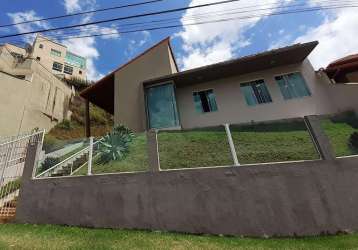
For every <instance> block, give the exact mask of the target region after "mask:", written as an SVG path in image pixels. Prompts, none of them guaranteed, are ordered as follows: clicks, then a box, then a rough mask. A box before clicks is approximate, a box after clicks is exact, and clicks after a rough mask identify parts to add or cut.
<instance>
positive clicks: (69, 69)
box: [63, 65, 73, 75]
mask: <svg viewBox="0 0 358 250" xmlns="http://www.w3.org/2000/svg"><path fill="white" fill-rule="evenodd" d="M63 72H64V73H66V74H69V75H72V74H73V67H71V66H68V65H65V68H64V69H63Z"/></svg>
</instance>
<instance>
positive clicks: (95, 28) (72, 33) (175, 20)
mask: <svg viewBox="0 0 358 250" xmlns="http://www.w3.org/2000/svg"><path fill="white" fill-rule="evenodd" d="M323 2H326V3H327V4H326V5H325V6H323V7H325V8H327V7H336V6H338V7H339V6H342V5H343V4H349V3H353V4H358V2H357V1H355V2H352V1H342V2H340V3H339V5H337V4H333V3H332V1H320V3H323ZM331 3H332V4H333V5H328V4H331ZM264 5H265V4H264ZM266 5H267V4H266ZM306 5H307V4H306V3H304V4H292V5H285V6H277V7H270V8H260V9H252V10H244V11H234V10H241V9H248V8H252V7H257V5H251V6H245V7H241V8H233V9H231V10H229V11H228V10H224V11H211V12H206V13H201V14H197V15H191V16H187V17H186V18H185V19H184V18H181V17H175V18H167V19H159V20H153V21H147V22H137V23H129V24H122V25H120V26H118V25H117V26H116V27H98V26H97V27H93V28H86V29H83V28H82V29H81V30H77V31H75V30H74V31H72V32H66V33H65V34H64V35H75V34H78V33H79V34H80V33H83V32H86V31H87V32H101V31H102V29H106V28H110V29H119V28H123V27H126V26H140V25H149V24H155V23H163V22H166V23H173V22H177V21H179V20H181V21H186V20H194V21H195V20H200V19H201V18H200V17H209V16H212V15H214V14H215V16H222V15H233V14H242V13H250V12H258V11H265V10H277V9H288V8H292V7H300V6H306ZM316 8H321V9H322V6H321V7H316Z"/></svg>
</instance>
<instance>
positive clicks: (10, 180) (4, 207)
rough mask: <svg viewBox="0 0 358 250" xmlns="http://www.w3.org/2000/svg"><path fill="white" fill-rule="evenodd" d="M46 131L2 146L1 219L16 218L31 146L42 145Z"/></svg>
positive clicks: (0, 165)
mask: <svg viewBox="0 0 358 250" xmlns="http://www.w3.org/2000/svg"><path fill="white" fill-rule="evenodd" d="M44 134H45V131H40V132H35V133H32V134H28V135H23V136H17V137H16V139H14V140H10V141H7V142H3V143H1V144H0V219H1V220H3V219H8V218H12V217H13V216H15V211H16V199H17V196H18V193H19V188H20V185H21V176H22V173H23V170H24V164H25V160H26V154H27V149H28V146H29V144H31V143H35V144H42V141H43V138H44Z"/></svg>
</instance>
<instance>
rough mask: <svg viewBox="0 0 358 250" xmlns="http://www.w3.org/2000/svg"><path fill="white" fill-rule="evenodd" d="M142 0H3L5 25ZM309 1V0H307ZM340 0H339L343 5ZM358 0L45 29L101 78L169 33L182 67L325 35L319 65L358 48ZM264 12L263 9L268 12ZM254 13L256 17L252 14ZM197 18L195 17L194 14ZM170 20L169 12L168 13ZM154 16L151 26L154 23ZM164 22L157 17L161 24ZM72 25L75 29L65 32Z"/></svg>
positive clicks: (237, 5) (240, 7)
mask: <svg viewBox="0 0 358 250" xmlns="http://www.w3.org/2000/svg"><path fill="white" fill-rule="evenodd" d="M217 1H219V0H163V1H161V2H157V3H152V4H148V5H143V6H136V7H130V8H124V9H116V10H111V11H106V12H100V13H96V14H87V15H82V16H76V17H73V18H65V19H58V20H51V21H42V22H35V23H31V24H24V25H17V26H11V27H5V28H1V27H0V36H1V35H7V34H13V33H18V32H26V31H33V30H38V29H47V28H51V27H59V26H64V25H73V24H78V23H87V22H90V21H97V20H104V19H108V18H115V17H122V16H130V15H135V14H139V13H146V12H153V11H159V10H164V9H172V8H180V7H187V6H195V5H199V4H204V3H211V2H217ZM136 2H143V0H120V1H118V0H102V1H101V0H51V1H38V0H27V1H23V0H2V4H1V5H2V7H1V9H0V25H1V24H9V23H16V22H21V21H27V20H33V19H39V18H45V17H50V16H58V15H64V14H72V13H77V12H81V11H88V10H94V9H99V8H107V7H113V6H119V5H124V4H130V3H136ZM338 3H339V4H341V5H342V4H344V3H346V4H347V5H349V8H339V9H325V10H319V11H312V12H304V13H294V14H287V15H277V14H278V13H279V12H281V11H285V10H288V9H287V8H290V9H291V10H292V8H317V7H327V6H334V5H337V4H338ZM303 4H305V6H304V5H303ZM339 4H338V5H339ZM352 6H357V7H358V1H356V2H355V1H354V0H345V1H334V0H241V1H236V2H232V3H226V4H222V5H217V6H211V7H206V8H197V9H190V10H185V11H181V12H176V13H170V14H165V15H161V16H155V17H145V18H139V19H132V20H127V21H121V22H111V23H106V24H101V25H96V26H92V27H84V28H81V29H77V31H75V32H74V31H59V32H52V33H45V34H44V35H48V36H49V37H52V38H56V39H58V41H59V42H61V43H63V44H65V45H66V46H68V48H69V50H71V51H72V52H74V53H76V54H79V55H82V56H84V57H86V58H87V68H88V73H87V77H88V79H89V80H93V81H96V80H98V79H100V78H102V77H103V76H105V75H106V74H108V73H109V72H111V71H112V70H114V69H116V68H117V67H118V66H120V65H122V64H124V63H126V62H127V61H128V60H130V59H131V58H133V57H135V56H136V55H138V54H139V53H141V52H143V51H144V50H146V49H148V48H149V47H151V46H153V45H154V44H156V43H157V42H159V41H161V40H162V39H164V38H166V37H168V36H170V37H171V43H172V47H173V50H174V55H175V58H176V60H177V62H178V64H179V68H180V70H187V69H191V68H195V67H199V66H204V65H208V64H212V63H216V62H221V61H225V60H228V59H233V58H239V57H242V56H246V55H250V54H255V53H259V52H262V51H266V50H270V49H275V48H279V47H284V46H288V45H291V44H295V43H302V42H308V41H314V40H317V41H319V45H318V47H317V48H316V49H315V50H314V52H313V53H312V54H311V55H310V57H309V59H310V60H311V62H312V64H313V66H314V67H315V69H319V68H321V67H326V66H327V65H328V64H329V63H330V62H332V61H334V60H336V59H338V58H341V57H343V56H347V55H350V54H356V53H358V39H356V36H357V33H358V15H357V14H356V12H357V11H358V8H353V7H352ZM263 14H264V15H263ZM248 17H249V18H248ZM194 18H196V19H194ZM224 18H235V19H234V20H231V21H227V22H219V23H210V24H202V25H191V26H184V27H176V28H171V29H163V30H155V31H138V32H135V33H123V34H112V35H106V36H99V37H87V38H81V39H68V38H64V36H65V35H67V36H69V35H72V36H83V35H89V34H108V33H115V32H117V31H119V32H121V31H126V30H131V29H132V30H133V29H141V28H143V25H137V26H136V25H133V23H138V22H148V21H149V22H150V21H155V20H162V19H171V22H170V23H165V24H160V25H164V26H166V25H178V24H185V25H187V24H190V23H193V22H200V21H207V20H214V19H215V20H217V19H224ZM167 22H168V20H167ZM151 25H152V26H153V25H154V24H150V25H148V24H147V26H145V27H151ZM156 25H158V24H156ZM66 32H68V33H70V32H72V33H70V34H68V33H67V34H66ZM33 38H34V36H32V35H28V36H18V37H13V38H3V39H0V43H5V42H12V43H17V44H19V45H24V44H25V43H31V42H32V41H33Z"/></svg>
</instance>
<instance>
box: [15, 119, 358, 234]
mask: <svg viewBox="0 0 358 250" xmlns="http://www.w3.org/2000/svg"><path fill="white" fill-rule="evenodd" d="M316 125H317V123H314V122H313V123H312V126H311V128H312V131H316V130H317V129H319V128H318V126H316ZM322 136H323V135H321V136H320V137H317V138H316V140H317V141H320V142H322V141H323V142H324V140H322ZM322 151H323V152H325V154H330V153H329V152H330V151H329V150H327V149H326V148H323V150H322ZM35 153H36V146H33V147H30V150H29V153H28V156H27V161H26V166H25V169H24V175H23V178H22V189H21V192H20V197H19V203H18V208H17V213H16V221H17V222H18V223H36V224H62V225H72V226H85V227H99V228H127V229H150V230H163V231H176V232H189V233H197V234H202V233H205V234H224V235H247V236H303V235H318V234H334V233H337V232H342V231H353V230H358V216H357V211H358V182H357V179H358V168H357V165H358V157H357V156H356V157H349V158H342V159H335V158H334V157H332V158H331V159H329V160H318V161H307V162H296V163H281V164H261V165H251V166H241V167H220V168H207V169H189V170H171V171H160V172H147V173H133V174H131V173H126V174H110V175H95V176H82V177H66V178H50V179H36V180H34V179H31V175H32V171H33V163H34V160H35Z"/></svg>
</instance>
